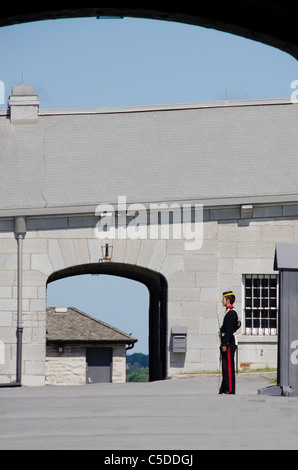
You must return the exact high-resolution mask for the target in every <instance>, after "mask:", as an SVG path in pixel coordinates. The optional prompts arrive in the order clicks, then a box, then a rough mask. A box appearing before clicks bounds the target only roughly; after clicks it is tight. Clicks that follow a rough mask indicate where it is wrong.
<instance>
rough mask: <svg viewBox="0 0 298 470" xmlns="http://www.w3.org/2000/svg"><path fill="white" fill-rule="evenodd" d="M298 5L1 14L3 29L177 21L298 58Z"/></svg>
mask: <svg viewBox="0 0 298 470" xmlns="http://www.w3.org/2000/svg"><path fill="white" fill-rule="evenodd" d="M294 8H295V5H294V4H293V2H291V1H290V0H283V1H281V0H242V1H241V2H239V1H237V0H225V1H222V2H218V3H217V4H216V6H215V5H214V3H213V2H208V1H204V2H184V4H182V3H181V2H180V3H178V4H177V2H176V4H171V5H170V6H169V3H166V2H159V4H158V6H156V5H154V4H152V3H151V2H146V1H145V2H142V6H141V7H139V8H136V7H133V6H131V5H130V4H129V3H128V2H127V3H125V4H124V5H122V6H119V5H117V4H115V3H114V2H112V1H110V2H109V1H108V2H105V6H102V7H96V8H84V7H82V8H53V7H52V6H47V5H45V6H44V7H40V6H39V5H35V6H34V7H27V6H26V7H25V6H24V4H22V3H18V4H15V5H11V6H9V5H7V6H5V7H3V9H1V12H0V26H8V25H13V24H17V23H25V22H30V21H39V20H46V19H58V18H75V17H77V18H78V17H101V16H120V17H136V18H151V19H160V20H167V21H177V22H181V23H188V24H193V25H198V26H204V27H207V28H213V29H218V30H220V31H225V32H228V33H232V34H236V35H239V36H243V37H246V38H249V39H254V40H256V41H260V42H263V43H265V44H268V45H271V46H274V47H277V48H279V49H281V50H283V51H286V52H288V53H289V54H291V55H292V56H293V57H295V58H298V33H297V22H296V17H295V9H294Z"/></svg>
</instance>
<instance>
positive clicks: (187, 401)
mask: <svg viewBox="0 0 298 470" xmlns="http://www.w3.org/2000/svg"><path fill="white" fill-rule="evenodd" d="M269 379H271V376H270V375H268V374H267V375H266V374H252V375H240V376H238V377H237V395H235V396H229V395H218V393H217V391H218V383H219V378H218V377H214V376H212V377H197V378H186V379H180V380H178V379H172V380H167V381H165V382H155V383H151V384H142V383H129V384H124V385H120V384H119V385H112V384H103V385H89V386H83V387H65V388H64V387H63V388H54V387H46V388H21V389H0V449H1V450H23V449H27V450H54V449H55V450H56V449H57V450H72V449H77V450H111V449H112V450H126V451H127V450H153V449H154V450H168V451H170V450H174V451H175V450H183V451H184V450H213V449H214V450H220V449H230V450H231V449H243V450H245V449H246V450H247V449H249V450H257V449H266V450H271V449H278V450H280V449H283V450H290V449H298V398H293V397H292V398H287V397H269V396H268V397H267V396H264V395H258V394H257V391H258V389H260V388H263V387H266V386H267V385H268V383H269Z"/></svg>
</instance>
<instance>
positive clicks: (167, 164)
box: [0, 100, 298, 214]
mask: <svg viewBox="0 0 298 470" xmlns="http://www.w3.org/2000/svg"><path fill="white" fill-rule="evenodd" d="M297 122H298V106H297V105H295V104H291V103H290V102H289V101H283V100H275V101H270V100H268V101H264V102H260V103H258V102H257V103H255V102H243V103H234V104H233V103H230V105H229V106H225V105H224V104H220V103H219V104H216V103H213V104H209V105H208V104H202V105H200V104H197V105H195V104H194V105H180V106H174V105H173V106H165V107H162V106H160V107H151V108H150V107H148V108H146V107H144V108H135V109H127V110H125V109H122V110H121V109H118V110H113V109H111V110H108V109H106V110H87V111H86V110H85V111H84V110H81V111H78V110H77V111H75V110H73V111H61V110H60V111H53V110H52V111H40V114H39V118H38V122H37V123H33V124H29V123H26V124H11V123H10V120H9V119H8V118H7V116H6V115H4V113H2V115H0V142H1V144H0V174H1V186H0V211H1V210H2V211H3V210H4V209H8V213H9V210H13V209H24V210H26V209H27V210H28V214H29V213H30V209H40V210H44V211H45V212H46V210H48V209H50V208H55V207H60V208H61V207H62V208H63V207H67V208H69V207H73V206H75V207H80V206H81V207H83V206H94V207H96V206H97V205H98V204H101V203H103V202H106V203H112V204H113V203H116V202H117V200H118V196H127V201H128V202H153V201H184V200H196V201H200V202H202V203H204V202H206V203H207V201H209V202H208V204H210V201H211V202H212V201H217V200H225V201H228V202H229V201H230V203H231V202H232V201H233V200H240V199H241V198H242V199H243V201H245V200H247V201H252V200H253V198H259V197H260V198H263V200H265V199H264V198H266V197H268V198H271V197H273V199H277V198H278V197H281V198H284V199H285V200H292V199H293V196H294V195H295V197H296V198H297V197H298V185H297V175H298V158H297V156H298V155H297V153H298V150H297V149H298V134H297ZM2 213H3V212H2Z"/></svg>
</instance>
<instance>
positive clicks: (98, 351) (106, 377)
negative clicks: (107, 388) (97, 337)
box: [86, 348, 113, 384]
mask: <svg viewBox="0 0 298 470" xmlns="http://www.w3.org/2000/svg"><path fill="white" fill-rule="evenodd" d="M86 359H87V374H86V383H87V384H102V383H111V382H112V363H113V349H112V348H87V349H86Z"/></svg>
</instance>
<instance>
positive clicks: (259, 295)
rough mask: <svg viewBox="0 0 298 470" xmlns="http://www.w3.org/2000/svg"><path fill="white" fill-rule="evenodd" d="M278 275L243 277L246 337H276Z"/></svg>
mask: <svg viewBox="0 0 298 470" xmlns="http://www.w3.org/2000/svg"><path fill="white" fill-rule="evenodd" d="M277 318H278V275H276V274H248V275H245V276H244V320H245V321H244V328H245V331H244V332H245V334H246V335H276V334H277Z"/></svg>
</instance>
